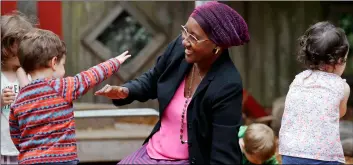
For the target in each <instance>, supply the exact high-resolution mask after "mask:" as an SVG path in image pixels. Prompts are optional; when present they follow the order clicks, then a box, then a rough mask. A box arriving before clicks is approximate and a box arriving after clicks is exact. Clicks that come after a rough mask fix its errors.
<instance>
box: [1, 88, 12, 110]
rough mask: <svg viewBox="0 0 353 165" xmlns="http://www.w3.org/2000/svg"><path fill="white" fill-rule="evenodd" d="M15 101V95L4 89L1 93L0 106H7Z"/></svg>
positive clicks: (10, 89)
mask: <svg viewBox="0 0 353 165" xmlns="http://www.w3.org/2000/svg"><path fill="white" fill-rule="evenodd" d="M14 100H15V93H14V92H13V91H12V88H11V87H10V88H5V89H4V90H3V91H2V93H1V106H5V105H9V104H11V103H13V101H14Z"/></svg>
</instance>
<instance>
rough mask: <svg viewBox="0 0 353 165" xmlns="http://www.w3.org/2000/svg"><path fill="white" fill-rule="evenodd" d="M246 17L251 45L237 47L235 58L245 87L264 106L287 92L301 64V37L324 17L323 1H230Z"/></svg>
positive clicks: (233, 50)
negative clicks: (299, 58) (297, 55)
mask: <svg viewBox="0 0 353 165" xmlns="http://www.w3.org/2000/svg"><path fill="white" fill-rule="evenodd" d="M227 4H229V5H230V6H231V7H232V8H234V9H236V10H237V11H238V12H239V13H240V14H241V15H242V16H243V17H244V19H245V20H246V22H247V23H248V27H249V32H250V35H251V41H250V43H249V44H248V45H246V46H242V47H233V48H232V49H231V53H232V59H233V61H234V63H235V64H236V66H237V68H238V69H239V71H240V73H241V75H242V78H243V84H244V88H245V89H247V90H248V91H249V92H250V93H251V94H252V95H253V96H254V97H255V98H256V99H257V100H258V101H259V102H260V103H261V104H262V105H264V106H271V105H272V102H273V101H274V99H276V98H277V97H280V96H283V95H285V94H286V93H287V91H288V87H289V84H290V83H291V81H292V80H293V78H294V76H295V74H296V73H298V72H299V71H300V70H301V67H300V66H299V65H298V63H297V62H296V46H297V43H298V42H297V39H298V38H299V36H300V35H301V34H302V33H304V31H305V29H306V28H308V26H309V25H310V24H312V23H315V22H317V21H320V20H321V19H322V13H321V6H320V2H289V1H288V2H227Z"/></svg>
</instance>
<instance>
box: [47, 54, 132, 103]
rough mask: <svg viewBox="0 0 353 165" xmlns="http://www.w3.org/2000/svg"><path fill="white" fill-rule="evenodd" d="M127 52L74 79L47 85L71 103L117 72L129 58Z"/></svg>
mask: <svg viewBox="0 0 353 165" xmlns="http://www.w3.org/2000/svg"><path fill="white" fill-rule="evenodd" d="M127 53H128V52H127V51H126V52H124V53H123V54H121V55H119V56H118V57H115V58H112V59H110V60H107V61H105V62H103V63H100V64H98V65H96V66H94V67H92V68H90V69H88V70H87V71H83V72H81V73H79V74H77V75H76V76H74V77H66V78H60V79H53V80H51V81H49V84H50V85H51V86H52V87H53V88H54V89H55V90H56V91H57V92H58V93H59V94H60V95H61V96H62V97H64V98H65V99H66V100H67V101H69V102H71V101H73V100H76V99H78V98H79V97H81V96H82V95H84V94H85V93H86V92H87V91H88V90H89V89H90V88H92V87H94V86H95V85H96V84H98V83H100V82H102V81H104V80H105V79H107V78H108V77H110V76H111V75H112V74H113V73H115V72H117V71H118V69H119V67H120V65H121V64H122V63H123V62H124V61H125V60H126V59H128V58H129V57H130V55H127Z"/></svg>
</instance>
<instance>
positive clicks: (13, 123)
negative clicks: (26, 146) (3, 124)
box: [9, 108, 21, 150]
mask: <svg viewBox="0 0 353 165" xmlns="http://www.w3.org/2000/svg"><path fill="white" fill-rule="evenodd" d="M9 126H10V135H11V139H12V142H13V144H15V146H16V148H17V150H20V148H19V144H20V134H21V132H20V127H19V125H18V120H17V117H16V116H15V114H14V111H13V109H12V108H11V109H10V116H9Z"/></svg>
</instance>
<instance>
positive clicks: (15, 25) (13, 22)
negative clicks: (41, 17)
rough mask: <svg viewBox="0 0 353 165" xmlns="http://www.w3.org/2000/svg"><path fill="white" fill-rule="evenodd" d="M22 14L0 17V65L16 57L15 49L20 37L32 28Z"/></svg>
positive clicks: (15, 12)
mask: <svg viewBox="0 0 353 165" xmlns="http://www.w3.org/2000/svg"><path fill="white" fill-rule="evenodd" d="M34 25H35V24H34V21H30V20H29V19H28V18H27V17H26V16H25V15H24V14H22V13H20V12H18V11H13V12H12V13H11V14H7V15H2V16H1V63H2V64H3V63H4V62H5V61H6V60H7V59H9V58H12V57H14V56H16V55H17V50H15V49H17V47H13V46H14V44H15V43H16V42H19V41H20V39H21V37H22V36H23V35H24V34H25V33H26V32H28V31H29V30H30V29H32V28H33V26H34Z"/></svg>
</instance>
